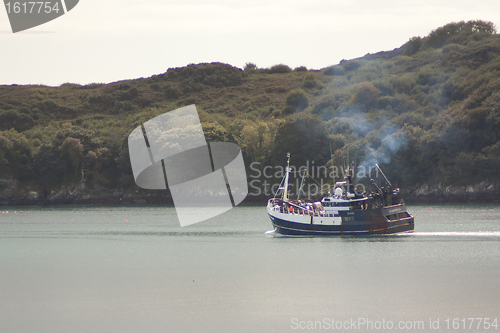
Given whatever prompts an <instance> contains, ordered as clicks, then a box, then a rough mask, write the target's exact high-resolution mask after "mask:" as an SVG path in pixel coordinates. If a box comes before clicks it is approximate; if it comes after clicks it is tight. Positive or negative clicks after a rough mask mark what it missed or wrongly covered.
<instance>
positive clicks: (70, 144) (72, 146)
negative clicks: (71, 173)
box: [58, 137, 83, 177]
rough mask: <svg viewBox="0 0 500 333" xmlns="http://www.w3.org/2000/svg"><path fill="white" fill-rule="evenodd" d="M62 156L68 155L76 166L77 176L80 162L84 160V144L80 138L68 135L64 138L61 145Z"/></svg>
mask: <svg viewBox="0 0 500 333" xmlns="http://www.w3.org/2000/svg"><path fill="white" fill-rule="evenodd" d="M58 149H59V152H60V153H61V156H63V157H66V158H68V159H69V161H70V162H71V165H73V167H74V168H75V176H76V177H77V176H78V169H79V167H80V163H82V161H83V145H82V144H81V142H80V140H79V139H75V138H72V137H68V138H66V139H64V142H63V143H62V145H60V146H59V148H58Z"/></svg>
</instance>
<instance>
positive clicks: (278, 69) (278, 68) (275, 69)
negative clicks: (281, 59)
mask: <svg viewBox="0 0 500 333" xmlns="http://www.w3.org/2000/svg"><path fill="white" fill-rule="evenodd" d="M291 71H292V69H291V68H290V67H289V66H287V65H284V64H278V65H274V66H272V67H271V68H270V69H269V72H268V73H269V74H274V73H290V72H291Z"/></svg>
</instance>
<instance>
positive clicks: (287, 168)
mask: <svg viewBox="0 0 500 333" xmlns="http://www.w3.org/2000/svg"><path fill="white" fill-rule="evenodd" d="M289 173H290V153H287V154H286V171H285V183H284V184H283V201H284V202H288V175H289Z"/></svg>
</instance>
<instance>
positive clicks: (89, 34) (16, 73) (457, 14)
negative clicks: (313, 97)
mask: <svg viewBox="0 0 500 333" xmlns="http://www.w3.org/2000/svg"><path fill="white" fill-rule="evenodd" d="M473 19H481V20H487V21H492V22H493V23H495V25H496V26H497V28H499V27H500V1H499V0H474V1H470V0H410V1H407V0H342V1H341V0H330V1H327V0H306V1H296V0H287V1H282V0H250V1H238V0H206V1H201V0H187V1H180V0H80V2H79V3H78V5H77V6H76V7H75V8H74V9H73V10H71V11H70V12H68V13H67V14H65V15H63V16H62V17H60V18H57V19H55V20H53V21H51V22H48V23H46V24H43V25H41V26H38V27H35V28H32V29H30V30H27V31H24V32H19V33H16V34H13V33H12V31H11V29H10V24H9V21H8V17H7V14H6V10H4V9H3V8H0V40H1V52H0V84H14V83H15V84H45V85H52V86H55V85H60V84H62V83H65V82H73V83H80V84H87V83H92V82H102V83H108V82H114V81H119V80H125V79H134V78H139V77H149V76H151V75H154V74H159V73H163V72H165V71H166V70H167V69H168V68H170V67H180V66H186V65H188V64H190V63H200V62H214V61H217V62H224V63H228V64H231V65H233V66H237V67H240V68H243V67H244V66H245V63H247V62H253V63H255V64H256V65H257V66H258V67H269V66H272V65H275V64H279V63H284V64H287V65H289V66H290V67H292V68H294V67H297V66H306V67H307V68H311V69H320V68H324V67H327V66H330V65H334V64H337V63H338V62H339V61H340V60H342V59H352V58H357V57H361V56H363V55H365V54H367V53H376V52H379V51H387V50H392V49H394V48H397V47H400V46H401V45H402V44H404V43H405V42H407V41H408V39H409V38H410V37H413V36H422V37H423V36H426V35H428V34H429V33H430V32H431V31H432V30H433V29H436V28H437V27H440V26H443V25H445V24H446V23H449V22H453V21H461V20H465V21H467V20H473Z"/></svg>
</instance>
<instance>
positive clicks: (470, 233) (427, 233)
mask: <svg viewBox="0 0 500 333" xmlns="http://www.w3.org/2000/svg"><path fill="white" fill-rule="evenodd" d="M410 235H414V236H417V237H418V236H436V237H471V236H472V237H500V231H420V232H414V233H412V234H410Z"/></svg>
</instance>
